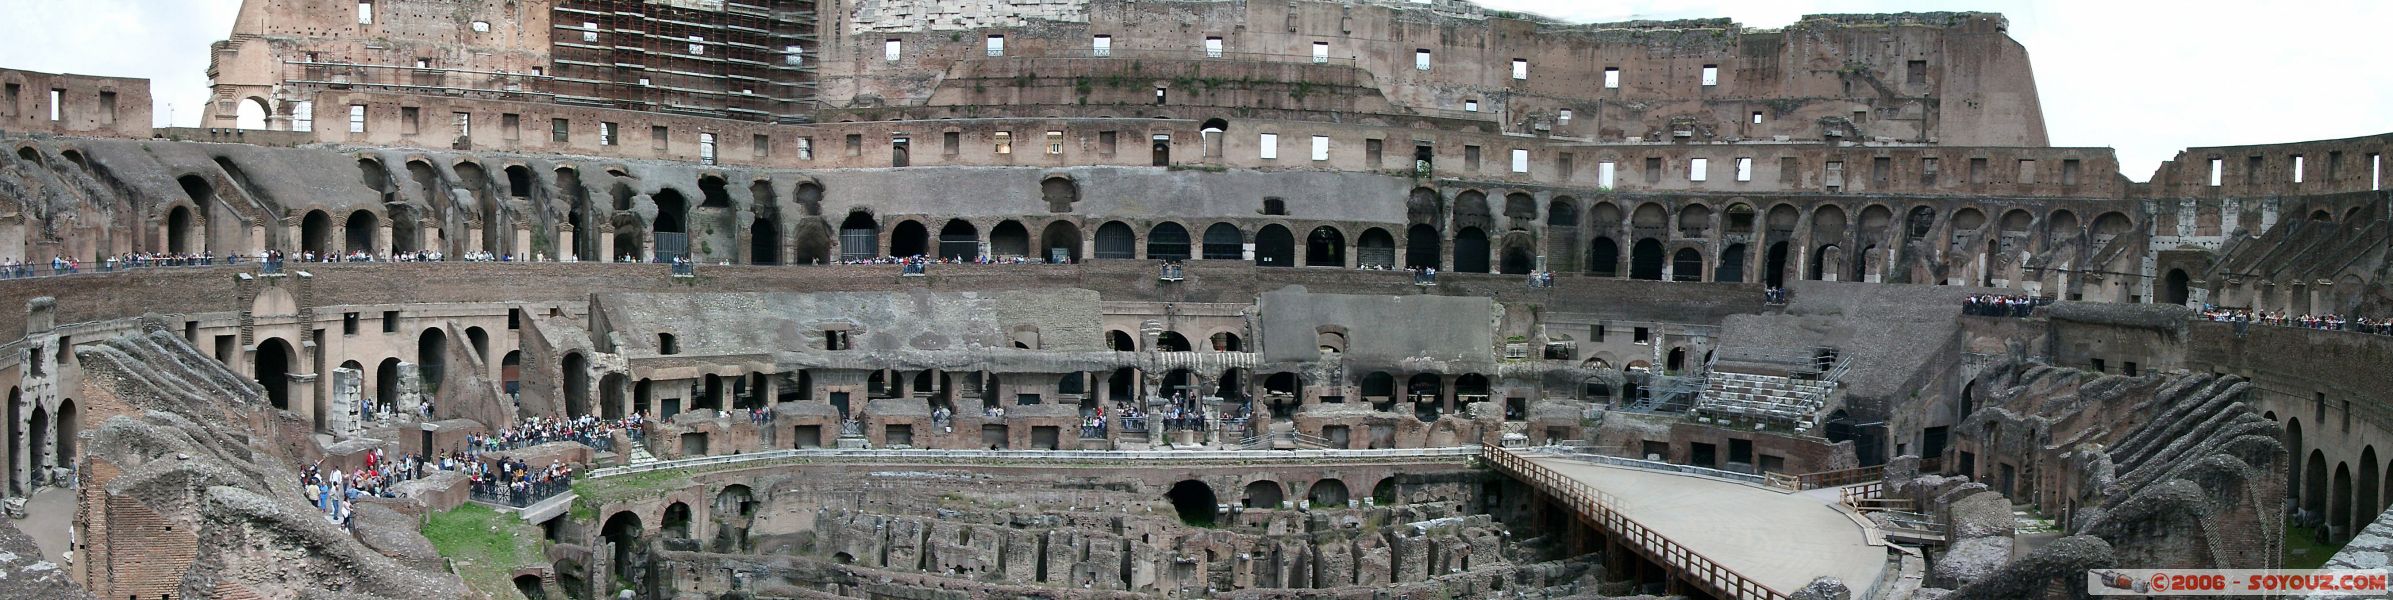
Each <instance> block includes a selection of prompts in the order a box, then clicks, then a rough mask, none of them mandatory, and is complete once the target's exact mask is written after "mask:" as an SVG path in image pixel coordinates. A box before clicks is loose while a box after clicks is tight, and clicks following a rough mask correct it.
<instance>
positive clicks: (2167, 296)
mask: <svg viewBox="0 0 2393 600" xmlns="http://www.w3.org/2000/svg"><path fill="white" fill-rule="evenodd" d="M2192 284H2193V278H2192V277H2188V276H2187V275H2186V274H2185V269H2169V274H2168V275H2167V276H2165V277H2162V278H2161V285H2160V301H2161V302H2163V303H2167V304H2176V305H2184V304H2185V302H2186V296H2187V294H2188V292H2187V290H2186V288H2189V287H2192Z"/></svg>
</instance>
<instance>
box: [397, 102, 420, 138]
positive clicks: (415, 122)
mask: <svg viewBox="0 0 2393 600" xmlns="http://www.w3.org/2000/svg"><path fill="white" fill-rule="evenodd" d="M422 114H423V112H422V111H421V110H420V109H417V108H416V107H413V106H401V107H399V133H400V134H401V135H415V132H416V129H417V128H418V126H420V125H422V124H423V120H422V118H421V115H422Z"/></svg>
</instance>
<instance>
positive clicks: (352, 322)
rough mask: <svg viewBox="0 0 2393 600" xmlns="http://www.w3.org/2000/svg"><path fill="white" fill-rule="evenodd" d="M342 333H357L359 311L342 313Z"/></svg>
mask: <svg viewBox="0 0 2393 600" xmlns="http://www.w3.org/2000/svg"><path fill="white" fill-rule="evenodd" d="M341 335H357V313H341Z"/></svg>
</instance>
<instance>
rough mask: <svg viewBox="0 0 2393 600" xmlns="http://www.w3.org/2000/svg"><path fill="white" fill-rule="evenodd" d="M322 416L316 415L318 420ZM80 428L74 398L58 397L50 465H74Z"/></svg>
mask: <svg viewBox="0 0 2393 600" xmlns="http://www.w3.org/2000/svg"><path fill="white" fill-rule="evenodd" d="M318 414H319V415H321V414H322V413H318ZM322 418H323V417H322V416H318V417H317V419H319V421H320V420H321V419H322ZM82 428H83V422H82V416H81V415H77V414H76V413H75V399H73V398H63V399H60V400H59V401H58V451H57V452H54V453H51V458H52V459H54V460H53V461H52V462H51V464H52V465H54V466H59V467H70V468H71V467H74V466H75V437H76V436H77V435H78V434H80V433H81V432H82ZM317 428H318V429H322V428H323V427H322V423H320V422H319V423H318V427H317Z"/></svg>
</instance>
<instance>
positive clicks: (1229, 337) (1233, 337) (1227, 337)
mask: <svg viewBox="0 0 2393 600" xmlns="http://www.w3.org/2000/svg"><path fill="white" fill-rule="evenodd" d="M1207 341H1209V342H1212V344H1213V351H1214V352H1241V351H1244V347H1243V346H1240V345H1239V343H1238V334H1235V333H1230V332H1227V331H1224V332H1221V333H1216V334H1213V337H1211V338H1209V339H1208V340H1207Z"/></svg>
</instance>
